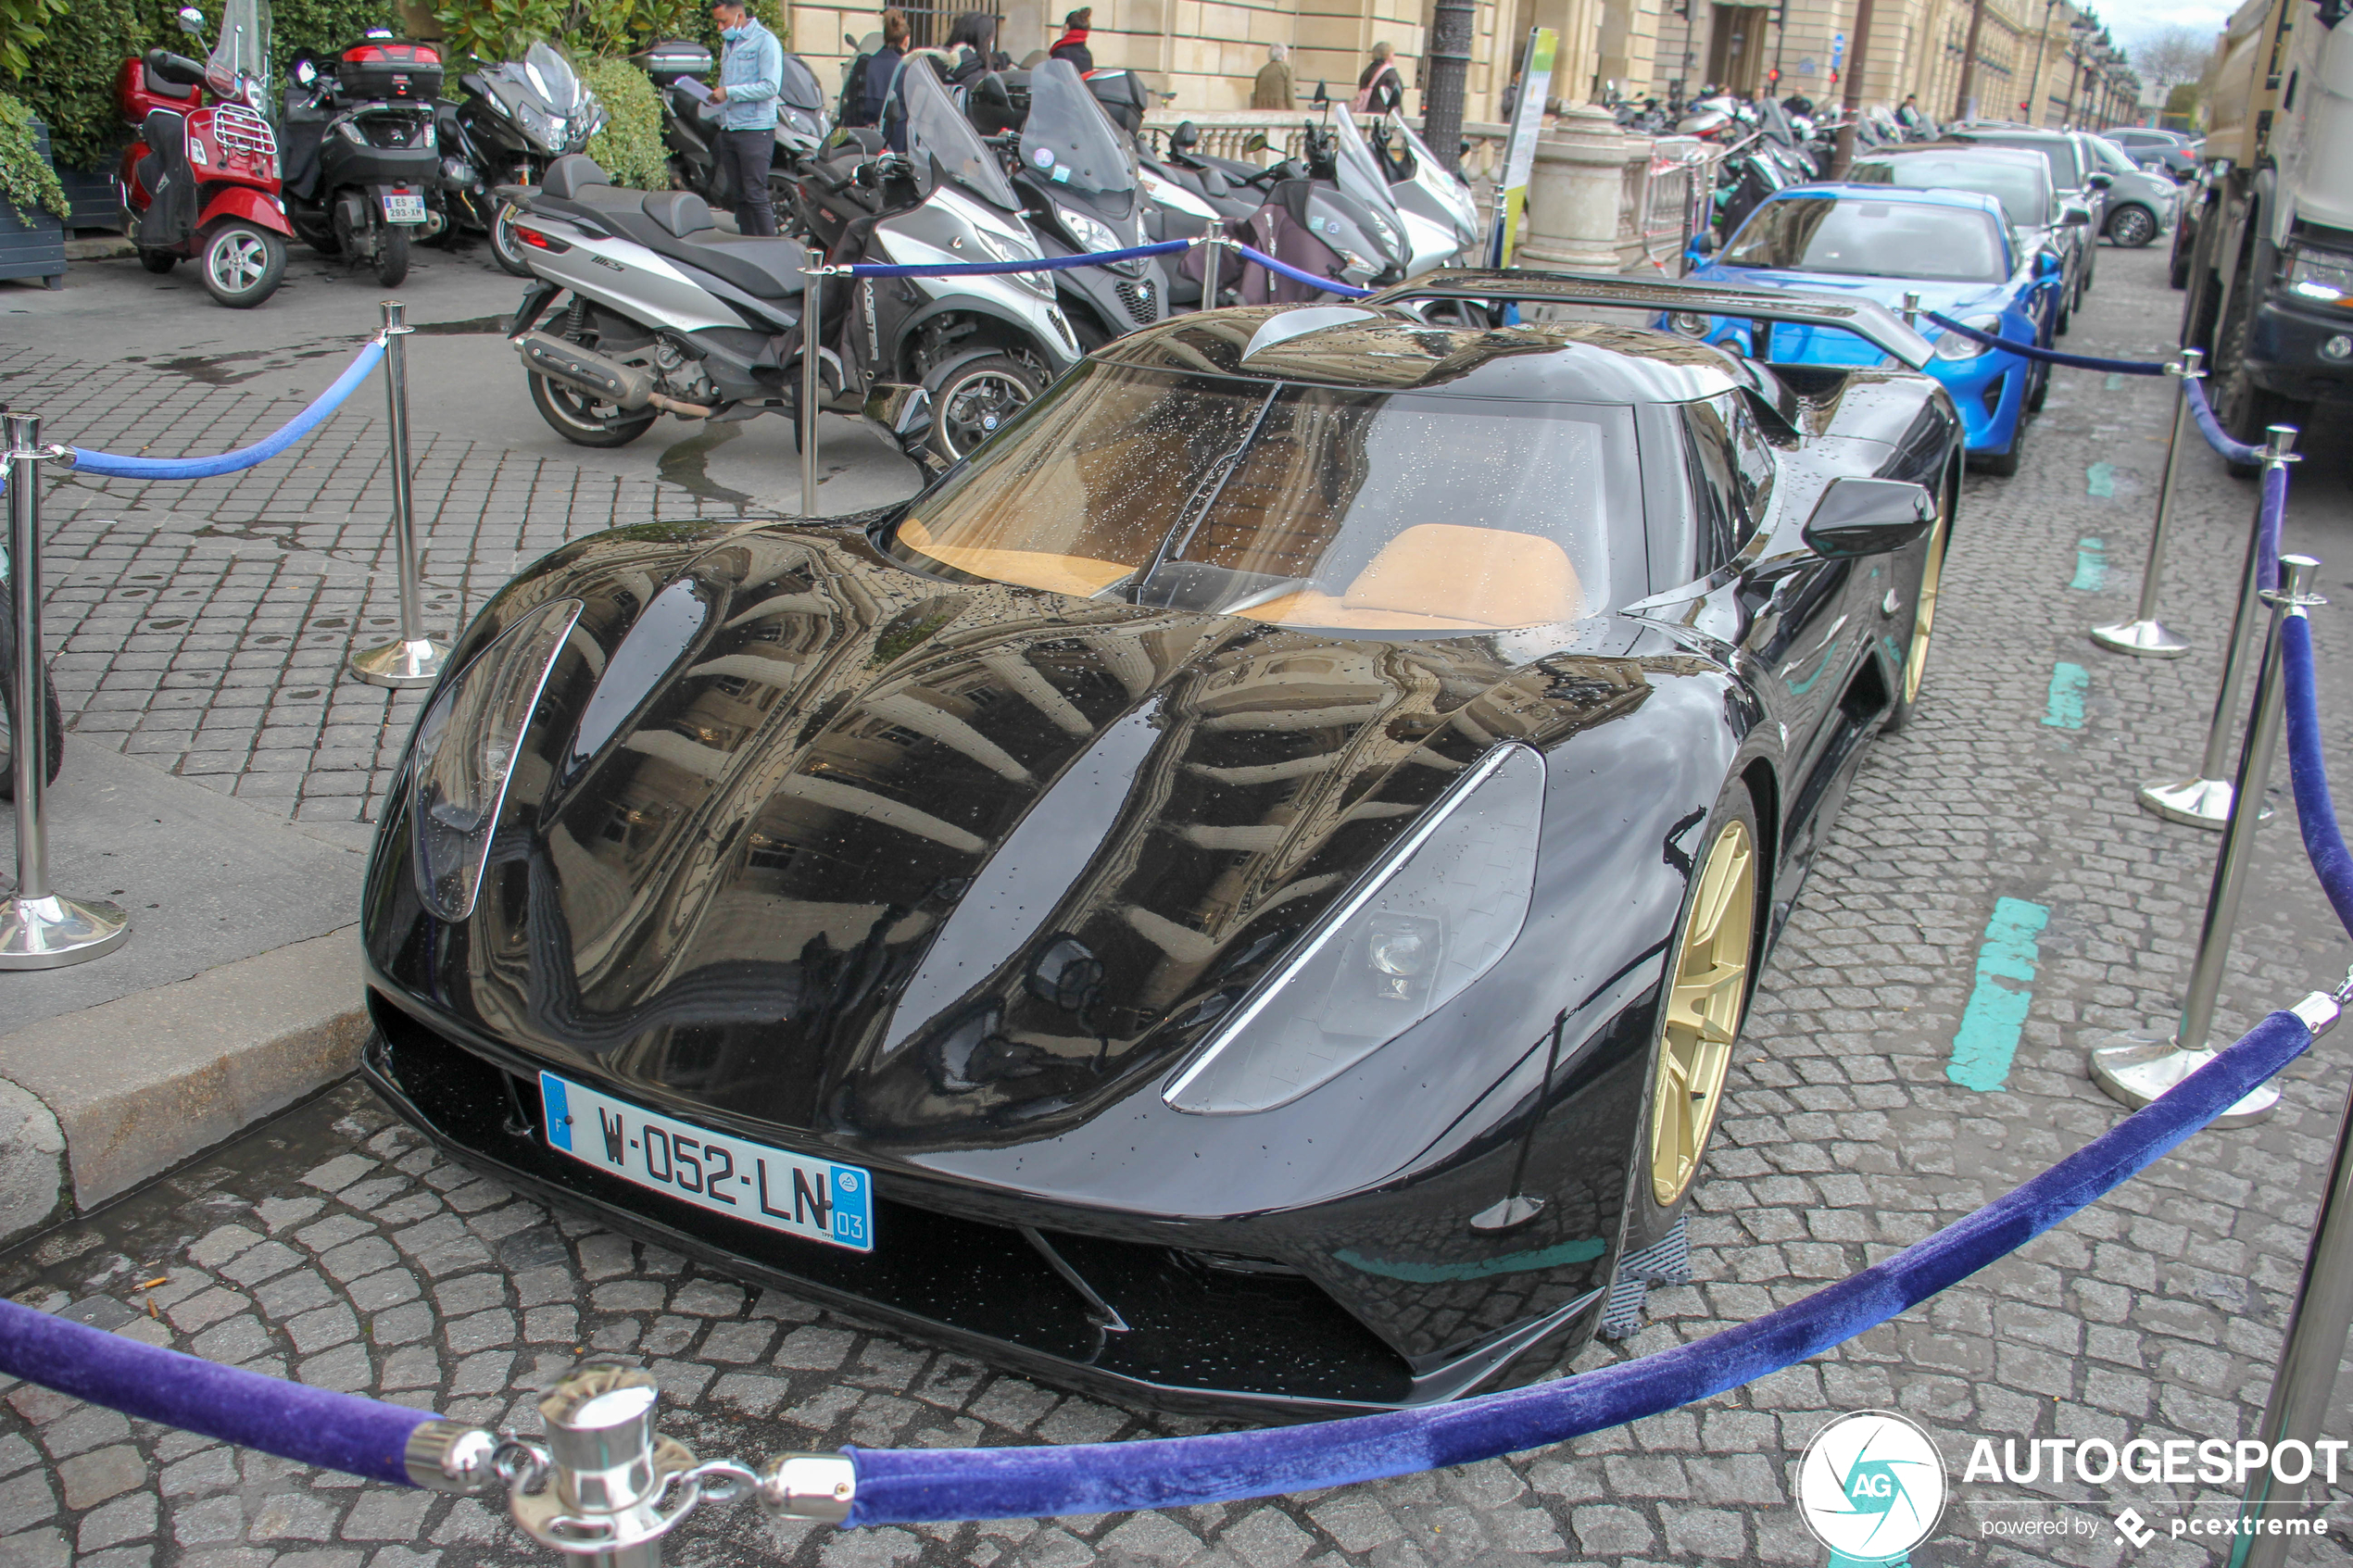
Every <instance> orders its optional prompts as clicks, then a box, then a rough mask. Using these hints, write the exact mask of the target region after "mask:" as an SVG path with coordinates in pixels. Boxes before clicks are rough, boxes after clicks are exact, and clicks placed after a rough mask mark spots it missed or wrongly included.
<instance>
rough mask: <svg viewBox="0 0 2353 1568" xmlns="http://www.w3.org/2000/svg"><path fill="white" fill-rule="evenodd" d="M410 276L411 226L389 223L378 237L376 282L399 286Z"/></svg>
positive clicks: (386, 285)
mask: <svg viewBox="0 0 2353 1568" xmlns="http://www.w3.org/2000/svg"><path fill="white" fill-rule="evenodd" d="M408 276H409V226H408V225H407V224H405V223H387V224H385V225H384V229H383V232H381V233H379V234H378V235H377V237H376V282H379V283H381V284H383V285H384V287H385V288H388V289H389V288H397V287H398V286H399V285H400V282H401V280H402V279H404V278H406V277H408Z"/></svg>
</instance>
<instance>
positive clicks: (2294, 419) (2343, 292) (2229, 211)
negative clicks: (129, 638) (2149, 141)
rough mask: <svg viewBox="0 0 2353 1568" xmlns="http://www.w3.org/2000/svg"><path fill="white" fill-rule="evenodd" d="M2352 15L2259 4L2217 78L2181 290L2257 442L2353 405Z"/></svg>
mask: <svg viewBox="0 0 2353 1568" xmlns="http://www.w3.org/2000/svg"><path fill="white" fill-rule="evenodd" d="M2346 16H2347V0H2246V4H2245V5H2243V6H2240V7H2239V9H2238V11H2237V13H2236V14H2235V15H2233V17H2232V18H2231V21H2230V25H2229V27H2228V28H2226V29H2225V30H2224V31H2223V33H2222V37H2221V41H2220V43H2219V44H2217V46H2216V49H2215V55H2214V60H2213V63H2212V64H2211V65H2210V66H2209V67H2208V70H2207V76H2206V82H2205V94H2204V96H2205V102H2206V105H2207V115H2208V118H2207V132H2206V144H2205V146H2204V148H2203V150H2202V152H2201V154H2200V158H2199V162H2200V175H2199V182H2198V186H2197V189H2196V192H2195V193H2194V194H2192V195H2191V197H2190V200H2189V202H2188V205H2187V207H2185V210H2184V216H2183V222H2182V223H2181V224H2180V225H2179V226H2178V228H2177V230H2176V232H2175V235H2174V241H2173V286H2174V287H2176V288H2186V289H2187V290H2188V291H2189V298H2188V300H2187V302H2186V303H2185V305H2184V307H2183V315H2182V343H2183V346H2185V347H2196V348H2201V349H2204V350H2205V351H2206V353H2207V359H2208V366H2209V368H2210V370H2211V373H2212V379H2211V380H2210V381H2208V383H2207V385H2208V388H2209V389H2210V391H2211V393H2212V395H2213V398H2214V405H2215V411H2216V412H2217V413H2218V414H2220V415H2221V419H2222V422H2223V424H2224V425H2225V426H2227V427H2228V428H2229V430H2230V432H2231V433H2232V434H2233V435H2234V436H2236V437H2237V438H2238V439H2239V440H2241V441H2246V442H2249V443H2260V442H2261V440H2262V438H2263V429H2264V427H2265V426H2266V425H2271V424H2293V425H2297V426H2299V427H2301V426H2304V425H2306V424H2308V423H2309V420H2310V419H2311V418H2312V415H2313V408H2314V405H2315V404H2317V403H2326V402H2332V401H2344V400H2347V399H2353V27H2340V26H2339V25H2338V24H2339V23H2340V22H2341V21H2343V20H2344V19H2345V18H2346ZM2335 412H2337V413H2338V414H2340V415H2341V414H2342V412H2343V410H2342V409H2339V410H2336V411H2335ZM2307 445H2309V443H2308V444H2307ZM2246 471H2247V472H2252V471H2253V470H2251V469H2249V470H2246Z"/></svg>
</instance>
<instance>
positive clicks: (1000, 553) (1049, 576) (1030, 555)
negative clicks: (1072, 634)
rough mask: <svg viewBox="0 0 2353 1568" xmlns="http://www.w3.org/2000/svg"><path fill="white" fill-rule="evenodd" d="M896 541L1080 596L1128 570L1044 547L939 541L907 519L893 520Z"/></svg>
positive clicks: (957, 564)
mask: <svg viewBox="0 0 2353 1568" xmlns="http://www.w3.org/2000/svg"><path fill="white" fill-rule="evenodd" d="M899 542H900V544H902V545H905V546H907V547H908V548H910V549H913V550H920V551H922V552H923V553H924V554H925V555H927V556H929V557H930V558H932V559H934V560H936V561H939V562H941V563H942V564H944V565H948V566H952V567H954V568H955V569H956V570H957V571H963V572H969V573H971V574H972V575H973V576H975V577H986V578H988V579H989V580H990V581H992V582H997V583H1018V584H1019V585H1021V586H1022V587H1025V588H1045V589H1048V590H1050V591H1051V592H1053V593H1057V594H1074V595H1076V596H1078V597H1080V598H1086V597H1088V596H1090V595H1093V594H1098V593H1101V591H1102V590H1103V589H1105V588H1108V587H1109V586H1111V585H1112V584H1113V583H1116V582H1118V581H1119V580H1120V579H1121V578H1123V577H1125V576H1126V575H1127V574H1128V572H1130V571H1133V570H1134V568H1132V567H1126V566H1122V565H1120V564H1119V563H1118V562H1117V561H1112V560H1097V559H1095V558H1093V557H1091V556H1062V555H1053V554H1051V553H1049V552H1047V551H1044V550H1001V549H992V548H989V547H987V546H971V545H943V544H940V543H939V542H938V541H937V540H936V539H934V538H933V537H932V534H931V530H929V529H927V528H925V526H924V525H923V524H922V523H921V522H919V521H916V520H915V519H913V518H909V519H908V520H907V521H905V522H902V523H900V525H899Z"/></svg>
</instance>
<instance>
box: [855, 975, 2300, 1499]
mask: <svg viewBox="0 0 2353 1568" xmlns="http://www.w3.org/2000/svg"><path fill="white" fill-rule="evenodd" d="M2311 1043H2312V1036H2311V1033H2310V1031H2309V1030H2308V1029H2307V1028H2306V1027H2305V1025H2304V1022H2303V1021H2302V1020H2301V1019H2299V1018H2297V1017H2296V1015H2295V1014H2294V1013H2290V1012H2275V1013H2272V1014H2271V1016H2270V1017H2268V1018H2266V1019H2265V1020H2264V1021H2263V1022H2260V1023H2259V1024H2257V1025H2256V1026H2255V1028H2254V1029H2253V1030H2252V1031H2250V1032H2249V1033H2248V1034H2247V1035H2246V1036H2245V1037H2244V1038H2243V1039H2241V1040H2239V1041H2238V1042H2237V1043H2235V1044H2233V1045H2232V1046H2230V1047H2227V1048H2225V1049H2224V1050H2222V1051H2221V1052H2219V1053H2217V1055H2216V1056H2215V1059H2214V1060H2212V1061H2209V1062H2208V1063H2207V1064H2206V1065H2205V1066H2204V1067H2201V1068H2199V1069H2198V1070H2197V1071H2196V1073H2191V1074H2190V1075H2189V1077H2187V1078H2185V1079H2183V1081H2182V1083H2181V1084H2180V1085H2178V1086H2176V1087H2175V1088H2174V1089H2173V1090H2171V1092H2170V1093H2168V1094H2166V1095H2163V1096H2161V1097H2160V1098H2158V1099H2157V1100H2156V1101H2155V1102H2154V1103H2152V1104H2150V1105H2149V1106H2148V1107H2146V1108H2145V1109H2144V1110H2138V1111H2135V1112H2134V1113H2133V1114H2132V1115H2131V1116H2128V1117H2126V1118H2125V1119H2124V1120H2123V1121H2121V1122H2120V1123H2117V1124H2116V1125H2115V1126H2113V1127H2111V1128H2109V1129H2108V1131H2107V1132H2106V1133H2104V1134H2102V1135H2100V1136H2098V1137H2096V1138H2095V1139H2093V1140H2092V1142H2090V1143H2089V1144H2086V1145H2085V1146H2084V1147H2083V1148H2081V1149H2078V1150H2077V1151H2076V1152H2075V1153H2073V1154H2071V1155H2070V1156H2068V1157H2067V1158H2066V1159H2065V1160H2060V1161H2059V1162H2058V1163H2057V1165H2054V1166H2052V1167H2051V1168H2050V1169H2049V1170H2047V1171H2045V1172H2044V1173H2042V1174H2041V1175H2039V1176H2036V1177H2034V1178H2032V1180H2030V1181H2028V1182H2027V1183H2026V1184H2025V1185H2022V1186H2020V1187H2018V1188H2016V1189H2015V1190H2013V1191H2011V1192H2008V1193H2007V1194H2005V1195H2003V1196H2002V1197H2000V1198H1995V1199H1994V1201H1993V1202H1991V1203H1989V1204H1987V1205H1986V1206H1985V1207H1984V1208H1982V1209H1980V1210H1977V1211H1976V1212H1974V1213H1972V1214H1969V1215H1967V1216H1965V1217H1963V1218H1961V1219H1959V1220H1957V1221H1955V1222H1954V1223H1952V1224H1950V1225H1947V1226H1945V1227H1944V1229H1943V1230H1940V1231H1938V1232H1936V1233H1935V1234H1934V1235H1933V1236H1928V1237H1927V1238H1925V1239H1924V1240H1921V1241H1918V1242H1915V1243H1913V1244H1912V1245H1911V1246H1909V1247H1907V1248H1904V1250H1903V1251H1901V1252H1898V1253H1896V1254H1895V1255H1894V1257H1892V1258H1890V1259H1888V1260H1887V1261H1884V1262H1881V1263H1876V1264H1874V1265H1872V1266H1871V1267H1870V1268H1868V1269H1865V1270H1864V1271H1863V1272H1862V1273H1858V1274H1855V1275H1852V1276H1850V1277H1849V1278H1846V1279H1843V1280H1840V1281H1839V1282H1838V1283H1837V1284H1835V1285H1832V1286H1828V1287H1826V1288H1824V1289H1822V1290H1818V1291H1816V1292H1815V1293H1814V1294H1813V1295H1811V1296H1808V1297H1806V1298H1805V1299H1803V1300H1801V1301H1795V1302H1793V1303H1791V1304H1790V1305H1789V1306H1786V1307H1783V1308H1780V1310H1779V1311H1772V1312H1768V1313H1767V1314H1766V1315H1765V1316H1763V1317H1761V1318H1757V1319H1755V1320H1754V1321H1753V1322H1750V1323H1742V1324H1740V1325H1739V1326H1737V1327H1734V1328H1728V1329H1725V1330H1723V1331H1722V1332H1720V1333H1718V1334H1712V1335H1709V1336H1707V1337H1705V1338H1704V1339H1697V1340H1693V1341H1692V1342H1691V1343H1690V1344H1687V1345H1680V1346H1678V1347H1676V1348H1674V1349H1672V1350H1666V1351H1662V1352H1660V1353H1659V1354H1657V1355H1654V1356H1644V1357H1642V1358H1641V1359H1640V1360H1638V1361H1620V1362H1618V1363H1617V1365H1615V1366H1608V1367H1604V1368H1601V1369H1600V1370H1598V1371H1595V1372H1588V1373H1581V1374H1578V1375H1577V1376H1575V1377H1565V1378H1561V1379H1558V1380H1556V1381H1554V1382H1551V1383H1541V1384H1538V1385H1536V1386H1533V1387H1529V1388H1516V1389H1513V1390H1511V1391H1509V1392H1507V1393H1502V1394H1490V1395H1487V1396H1485V1397H1483V1398H1480V1399H1466V1400H1463V1401H1461V1402H1460V1403H1457V1404H1451V1405H1440V1406H1436V1407H1433V1408H1426V1409H1420V1410H1411V1411H1390V1412H1384V1413H1382V1414H1379V1415H1367V1416H1356V1417H1353V1418H1351V1419H1349V1420H1346V1421H1331V1422H1324V1423H1321V1424H1314V1425H1304V1426H1285V1427H1277V1428H1274V1429H1272V1430H1265V1431H1252V1432H1226V1433H1216V1434H1213V1435H1210V1436H1200V1437H1176V1438H1161V1439H1155V1440H1152V1441H1149V1442H1136V1443H1087V1444H1073V1445H1069V1446H1066V1447H1046V1448H1007V1449H930V1450H875V1449H846V1450H844V1451H845V1452H848V1453H849V1455H850V1458H851V1461H852V1462H853V1463H854V1464H855V1465H856V1467H857V1472H858V1499H857V1502H856V1504H855V1505H854V1506H853V1507H852V1508H851V1510H850V1514H849V1523H850V1524H915V1523H922V1522H925V1521H931V1520H949V1519H998V1518H1010V1517H1025V1518H1035V1517H1042V1516H1046V1515H1053V1514H1071V1513H1111V1512H1120V1511H1122V1510H1126V1509H1137V1508H1177V1507H1183V1506H1187V1505H1189V1504H1193V1503H1207V1502H1230V1501H1236V1500H1239V1499H1244V1498H1258V1497H1268V1496H1272V1495H1274V1494H1276V1493H1280V1492H1296V1491H1303V1490H1306V1489H1308V1488H1310V1487H1317V1486H1346V1485H1348V1484H1350V1483H1352V1482H1358V1481H1371V1480H1378V1479H1379V1478H1381V1477H1383V1476H1389V1475H1403V1474H1411V1473H1413V1472H1416V1471H1422V1470H1430V1469H1435V1468H1437V1467H1438V1466H1441V1465H1450V1464H1471V1463H1475V1462H1477V1461H1480V1460H1486V1459H1492V1458H1494V1457H1496V1456H1497V1455H1499V1454H1506V1453H1513V1452H1516V1451H1518V1450H1520V1449H1532V1448H1536V1447H1539V1446H1541V1445H1543V1444H1547V1443H1557V1442H1561V1441H1564V1440H1565V1439H1567V1438H1570V1437H1575V1436H1580V1435H1581V1434H1584V1433H1588V1432H1598V1431H1601V1430H1602V1429H1604V1428H1605V1427H1611V1426H1617V1425H1621V1424H1624V1423H1626V1422H1629V1421H1639V1420H1641V1419H1642V1417H1644V1416H1649V1415H1655V1414H1657V1413H1658V1412H1660V1411H1667V1410H1673V1409H1675V1408H1677V1407H1678V1406H1680V1405H1686V1404H1689V1403H1691V1402H1692V1400H1694V1399H1707V1398H1709V1397H1710V1396H1712V1395H1716V1394H1720V1393H1722V1392H1724V1391H1725V1390H1726V1389H1728V1388H1734V1387H1737V1386H1740V1385H1742V1384H1743V1383H1747V1382H1749V1381H1751V1380H1752V1379H1755V1378H1758V1377H1762V1376H1764V1375H1766V1374H1768V1373H1773V1372H1778V1371H1780V1369H1782V1368H1783V1367H1787V1366H1792V1365H1794V1364H1795V1363H1797V1362H1799V1361H1805V1360H1806V1359H1807V1358H1808V1357H1810V1356H1815V1355H1818V1354H1820V1353H1821V1352H1822V1351H1824V1350H1827V1349H1829V1348H1831V1347H1832V1346H1834V1345H1837V1344H1839V1343H1841V1342H1843V1341H1844V1340H1847V1339H1851V1338H1853V1337H1854V1336H1856V1335H1858V1334H1860V1333H1862V1332H1863V1331H1865V1330H1866V1329H1869V1328H1874V1327H1876V1326H1878V1325H1879V1324H1881V1323H1885V1322H1887V1321H1888V1320H1889V1319H1890V1318H1893V1317H1894V1316H1895V1315H1896V1314H1897V1313H1899V1312H1903V1311H1908V1310H1909V1309H1911V1308H1913V1307H1916V1306H1918V1305H1919V1303H1921V1302H1922V1301H1925V1300H1927V1299H1928V1298H1930V1297H1931V1296H1933V1295H1935V1294H1936V1293H1937V1292H1938V1291H1940V1290H1943V1289H1944V1288H1945V1287H1946V1286H1951V1285H1953V1284H1955V1283H1957V1282H1958V1281H1960V1280H1963V1279H1966V1278H1968V1277H1969V1275H1970V1274H1972V1273H1976V1272H1977V1271H1978V1270H1980V1269H1982V1268H1983V1267H1984V1266H1985V1265H1986V1264H1988V1263H1991V1262H1993V1261H1994V1260H1995V1259H1997V1258H2000V1257H2002V1256H2003V1255H2004V1254H2006V1253H2007V1252H2010V1251H2012V1250H2014V1249H2016V1248H2019V1247H2021V1246H2023V1245H2025V1244H2026V1243H2027V1242H2028V1241H2031V1240H2032V1239H2033V1238H2034V1237H2035V1236H2040V1235H2042V1234H2043V1233H2044V1232H2045V1231H2046V1230H2049V1229H2050V1228H2051V1227H2052V1226H2053V1225H2056V1224H2057V1223H2059V1222H2061V1221H2062V1220H2065V1219H2067V1218H2068V1217H2069V1216H2070V1215H2071V1214H2073V1213H2075V1212H2076V1211H2077V1210H2081V1209H2082V1208H2083V1207H2085V1206H2086V1205H2087V1204H2089V1203H2091V1202H2093V1201H2094V1200H2095V1199H2096V1198H2099V1197H2100V1196H2101V1195H2103V1194H2105V1193H2107V1192H2108V1191H2109V1190H2111V1189H2112V1188H2114V1187H2116V1186H2117V1185H2120V1183H2122V1182H2124V1181H2126V1180H2128V1179H2129V1178H2131V1177H2132V1176H2133V1174H2135V1173H2138V1172H2139V1171H2141V1170H2142V1169H2143V1168H2144V1167H2145V1166H2147V1165H2148V1164H2149V1163H2150V1162H2151V1161H2153V1160H2157V1159H2158V1158H2160V1157H2161V1156H2163V1155H2164V1154H2166V1153H2167V1152H2169V1151H2170V1150H2171V1149H2172V1148H2175V1147H2176V1146H2178V1145H2179V1144H2180V1143H2181V1142H2182V1141H2183V1139H2185V1138H2187V1137H2188V1136H2189V1135H2191V1134H2193V1133H2195V1132H2196V1131H2197V1130H2198V1129H2199V1128H2201V1127H2204V1126H2205V1125H2206V1124H2207V1123H2208V1122H2211V1121H2212V1120H2213V1119H2214V1118H2215V1117H2217V1116H2219V1115H2221V1113H2222V1111H2224V1110H2227V1109H2228V1108H2229V1107H2231V1106H2233V1105H2234V1104H2236V1103H2237V1102H2238V1101H2239V1099H2240V1098H2243V1097H2244V1096H2245V1095H2246V1093H2247V1091H2248V1090H2250V1089H2252V1088H2254V1087H2255V1085H2258V1084H2260V1083H2262V1082H2263V1081H2265V1080H2266V1079H2268V1078H2270V1077H2271V1076H2272V1075H2273V1074H2274V1073H2278V1072H2279V1071H2280V1069H2281V1068H2283V1067H2284V1066H2286V1065H2287V1064H2288V1063H2289V1062H2291V1061H2293V1060H2296V1057H2297V1056H2299V1055H2301V1054H2302V1053H2303V1051H2304V1050H2305V1049H2306V1048H2307V1047H2309V1046H2310V1044H2311Z"/></svg>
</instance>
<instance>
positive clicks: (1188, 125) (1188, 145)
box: [1168, 119, 1201, 153]
mask: <svg viewBox="0 0 2353 1568" xmlns="http://www.w3.org/2000/svg"><path fill="white" fill-rule="evenodd" d="M1199 145H1201V127H1199V126H1197V125H1195V124H1194V123H1193V122H1192V121H1191V120H1189V119H1188V120H1181V121H1179V122H1178V123H1177V126H1176V130H1174V131H1172V132H1169V133H1168V150H1169V151H1170V152H1172V153H1182V152H1189V151H1190V150H1191V149H1193V148H1194V147H1197V146H1199Z"/></svg>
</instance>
